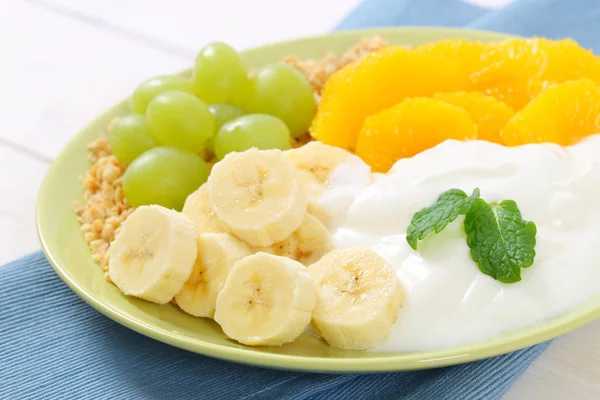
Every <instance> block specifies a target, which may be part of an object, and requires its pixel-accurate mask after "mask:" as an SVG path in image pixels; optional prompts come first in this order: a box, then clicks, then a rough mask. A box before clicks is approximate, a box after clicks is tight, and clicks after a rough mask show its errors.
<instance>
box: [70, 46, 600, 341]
mask: <svg viewBox="0 0 600 400" xmlns="http://www.w3.org/2000/svg"><path fill="white" fill-rule="evenodd" d="M566 60H568V61H566ZM567 62H568V63H569V65H566V64H565V63H567ZM599 83H600V59H598V58H597V57H596V56H595V55H594V54H593V53H591V52H590V51H588V50H585V49H583V48H581V47H580V46H579V45H578V44H577V43H575V42H573V41H571V40H568V39H565V40H557V41H553V40H548V39H543V38H533V39H508V40H505V41H502V42H497V43H480V42H469V41H463V40H444V41H439V42H435V43H428V44H425V45H421V46H416V47H410V48H409V47H404V46H389V45H387V43H385V41H383V40H382V39H381V38H379V37H374V38H366V39H364V40H362V41H361V42H360V43H358V44H357V45H356V46H354V47H353V48H351V49H349V50H348V52H347V53H346V54H344V55H343V56H341V57H337V56H335V55H333V54H326V55H325V56H324V58H323V60H321V61H315V60H299V59H297V58H295V57H293V56H290V57H288V58H286V59H284V60H283V61H282V62H279V63H271V64H267V65H264V66H261V67H260V68H258V69H256V70H254V71H248V70H247V69H246V66H245V65H244V64H243V62H242V59H241V57H240V55H239V54H238V53H237V51H236V50H234V49H233V48H231V47H230V46H228V45H227V44H224V43H212V44H209V45H207V46H206V47H204V48H203V49H202V50H201V51H200V52H199V54H198V56H197V58H196V60H195V63H194V67H193V77H192V78H191V79H187V78H184V77H181V76H159V77H155V78H152V79H149V80H147V81H145V82H142V83H141V84H140V85H139V86H138V87H137V88H136V89H135V91H134V92H133V94H132V96H131V99H130V109H131V113H130V114H129V115H124V116H121V117H119V118H117V119H116V120H114V121H113V122H112V123H111V124H110V126H109V127H107V133H106V135H105V136H103V137H101V138H99V139H98V140H96V141H94V142H93V143H91V144H90V146H89V154H90V161H91V162H92V167H91V169H90V170H89V171H88V173H87V175H86V176H85V178H84V179H83V188H84V198H85V204H84V205H76V206H75V210H76V212H77V214H78V218H79V221H80V223H81V230H82V232H83V234H84V236H85V239H86V240H87V241H88V243H89V244H90V248H91V251H92V257H93V258H94V260H96V261H98V263H99V264H100V265H101V266H102V268H103V269H104V270H105V272H106V277H107V279H108V280H109V281H111V282H112V283H113V284H115V285H116V286H117V287H118V288H119V289H120V290H121V291H122V292H123V293H124V294H125V295H129V296H134V297H137V298H141V299H144V300H147V301H150V302H154V303H157V304H167V303H174V304H175V305H176V306H177V307H178V308H179V309H181V311H182V312H186V313H188V314H191V315H193V316H195V317H199V318H211V319H214V320H215V321H216V322H217V323H218V324H219V325H220V326H221V328H222V329H223V332H224V333H225V335H227V336H228V337H230V338H231V339H234V340H236V341H238V342H239V343H242V344H245V345H248V346H280V345H284V344H286V343H290V342H293V341H294V340H295V339H296V338H297V337H298V336H299V335H301V334H303V332H305V331H306V328H307V327H308V326H309V325H311V326H312V328H313V332H315V333H316V334H317V335H318V336H320V337H321V338H322V339H323V341H324V342H325V343H327V344H329V345H331V346H335V347H339V348H343V349H352V350H366V349H376V350H408V351H411V350H422V349H426V348H435V347H443V346H448V345H454V344H460V343H464V342H467V341H471V340H481V339H485V338H487V337H490V336H493V335H496V334H498V333H501V332H503V331H506V330H511V329H518V328H520V327H524V326H529V325H531V324H534V323H536V322H540V321H542V320H544V319H546V318H551V317H553V316H555V315H558V314H559V313H561V312H565V311H566V310H568V309H569V308H570V307H574V306H576V305H577V304H580V303H582V302H584V301H585V300H586V299H588V298H590V297H591V296H593V295H595V294H597V292H598V291H597V290H596V288H595V287H593V285H592V284H591V282H594V281H595V280H594V279H587V280H586V281H585V282H579V281H576V280H573V279H570V278H569V276H570V275H569V274H566V273H565V271H564V268H563V266H564V264H565V262H566V260H569V259H576V258H583V259H584V260H587V259H588V258H589V259H593V258H594V257H595V256H597V254H594V251H595V250H594V249H597V248H600V247H599V246H600V242H599V243H595V242H594V239H590V237H591V236H593V237H597V236H598V235H591V234H592V233H593V227H594V226H596V225H595V224H596V222H598V224H600V221H596V219H597V217H598V218H600V209H597V207H596V206H595V205H594V204H593V202H590V201H588V200H587V199H585V198H584V197H585V196H586V193H587V192H586V188H589V187H600V185H599V183H600V166H597V163H596V162H595V161H594V157H593V155H594V154H597V151H598V150H599V149H600V141H599V140H598V139H597V138H598V136H597V135H596V134H597V133H598V132H600V88H599V87H598V84H599ZM590 190H591V189H590ZM594 190H595V189H594ZM588 191H589V190H588ZM598 195H600V193H598ZM584 214H586V215H587V219H585V218H583V217H582V216H583V215H584ZM590 235H591V236H590ZM574 242H584V243H586V247H585V249H584V250H581V251H579V250H578V253H577V254H575V253H574V252H573V251H572V250H569V248H565V243H566V244H568V243H574ZM578 248H579V247H578ZM576 264H577V265H573V266H571V272H570V274H571V273H576V274H579V276H587V277H590V278H592V277H596V275H598V276H597V277H598V278H599V279H600V272H596V271H592V270H590V269H589V268H588V267H586V266H582V265H580V264H586V263H584V262H578V263H576ZM587 264H589V263H587ZM587 264H586V265H587ZM557 292H561V294H560V295H558V294H554V295H552V294H553V293H557ZM551 295H552V296H551ZM517 307H518V308H519V309H520V310H521V312H520V313H508V312H506V310H511V309H515V308H517ZM457 326H458V327H457Z"/></svg>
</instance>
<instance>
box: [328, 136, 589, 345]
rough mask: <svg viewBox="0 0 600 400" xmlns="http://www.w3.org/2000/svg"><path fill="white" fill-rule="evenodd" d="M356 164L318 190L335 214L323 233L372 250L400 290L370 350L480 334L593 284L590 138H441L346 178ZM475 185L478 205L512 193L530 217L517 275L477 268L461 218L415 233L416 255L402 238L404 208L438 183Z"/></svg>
mask: <svg viewBox="0 0 600 400" xmlns="http://www.w3.org/2000/svg"><path fill="white" fill-rule="evenodd" d="M353 162H355V161H353ZM356 170H357V167H356V166H353V167H352V168H349V167H348V166H340V167H339V170H337V171H336V172H335V174H336V176H337V177H338V178H336V179H335V180H332V183H331V188H330V189H329V190H328V191H326V192H325V193H324V194H323V197H322V199H324V200H325V199H326V201H323V202H322V203H323V205H325V206H326V207H327V208H328V210H329V212H331V213H332V214H334V215H335V218H334V225H333V227H332V229H331V231H332V234H333V236H334V241H335V242H336V245H337V246H338V247H342V248H344V247H365V246H368V247H371V248H372V249H374V250H375V251H377V252H378V253H379V254H380V255H381V256H383V257H384V258H386V259H387V260H388V261H389V262H390V263H391V264H392V266H393V267H394V268H395V269H396V271H397V273H398V277H399V278H400V280H401V282H402V283H403V285H404V287H405V289H406V293H407V297H406V302H405V305H404V307H403V308H402V309H401V311H400V313H399V315H398V321H397V322H396V324H395V325H394V328H393V330H392V333H391V334H390V336H389V338H388V339H387V341H386V342H384V343H383V344H382V345H381V346H379V347H378V348H377V349H375V350H386V351H387V350H407V351H410V350H424V349H433V348H439V347H444V346H449V345H454V344H460V343H466V342H470V341H475V340H481V339H484V338H487V337H491V336H494V335H496V334H499V333H501V332H503V331H509V330H514V329H518V328H522V327H525V326H528V325H534V324H536V323H538V322H540V321H542V320H544V319H547V318H551V317H553V316H556V315H558V314H560V313H563V312H565V311H568V310H569V309H570V308H572V307H574V306H576V305H578V304H580V303H582V302H584V301H585V300H587V299H589V298H591V297H592V296H593V295H595V294H597V293H600V262H598V260H599V258H600V135H594V136H591V137H589V138H587V139H586V140H584V141H582V142H580V143H578V144H577V145H574V146H571V147H567V148H563V147H560V146H558V145H552V144H541V145H525V146H520V147H504V146H500V145H497V144H493V143H490V142H484V141H467V142H461V141H446V142H444V143H442V144H440V145H438V146H436V147H434V148H432V149H429V150H427V151H425V152H423V153H421V154H419V155H417V156H415V157H413V158H410V159H404V160H400V161H398V162H397V163H396V164H395V165H394V167H393V168H392V169H391V170H390V172H388V174H386V175H384V176H379V177H377V179H371V183H365V181H364V178H360V179H361V180H360V182H357V184H356V185H348V182H349V181H352V179H351V178H352V176H354V177H356V176H357V174H356ZM343 175H346V179H342V178H340V176H341V177H343ZM336 182H342V183H340V184H338V183H336ZM475 187H479V188H480V190H481V197H483V198H484V199H485V200H487V201H489V202H495V201H502V200H508V199H510V200H515V201H516V202H517V205H518V206H519V209H520V210H521V213H522V215H523V218H524V219H526V220H530V221H534V222H535V224H536V226H537V245H536V248H535V250H536V253H537V255H536V258H535V262H534V264H533V265H532V266H531V267H529V268H527V269H524V270H522V280H521V281H520V282H518V283H515V284H503V283H500V282H498V281H496V280H494V279H493V278H491V277H489V276H487V275H484V274H482V273H481V272H480V271H479V269H478V268H477V265H476V264H475V263H474V262H473V260H472V259H471V257H470V255H469V248H468V247H467V244H466V240H465V233H464V231H463V220H464V217H459V218H458V219H457V220H456V221H455V222H454V223H452V224H450V225H449V226H448V227H447V228H446V229H445V230H444V231H443V232H441V233H439V234H437V235H431V236H430V237H428V238H426V239H425V240H424V241H423V242H421V243H420V244H419V247H418V252H417V251H414V250H413V249H411V248H410V247H409V246H408V244H407V243H406V239H405V235H406V229H407V227H408V225H409V223H410V220H411V218H412V216H413V214H414V213H415V212H417V211H419V210H420V209H421V208H423V207H425V206H428V205H431V204H432V203H434V202H435V201H436V199H437V198H438V197H439V195H440V194H441V193H442V192H444V191H446V190H448V189H451V188H458V189H462V190H463V191H465V192H466V193H467V194H470V193H471V191H472V190H473V189H474V188H475ZM349 188H351V189H352V190H350V191H349ZM340 193H341V194H340ZM332 199H333V200H332ZM336 199H339V201H336Z"/></svg>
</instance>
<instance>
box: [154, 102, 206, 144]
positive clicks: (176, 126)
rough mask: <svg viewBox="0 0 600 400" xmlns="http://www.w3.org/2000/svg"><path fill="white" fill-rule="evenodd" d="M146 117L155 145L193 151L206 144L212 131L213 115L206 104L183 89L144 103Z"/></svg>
mask: <svg viewBox="0 0 600 400" xmlns="http://www.w3.org/2000/svg"><path fill="white" fill-rule="evenodd" d="M146 117H147V118H148V123H149V124H150V131H151V133H152V137H153V138H154V140H155V141H156V142H157V143H158V144H160V145H163V146H173V147H179V148H181V149H184V150H188V151H192V152H194V153H198V152H200V151H201V150H202V149H204V148H205V147H206V142H207V140H208V139H210V138H211V137H212V135H213V132H214V120H213V116H212V115H211V113H210V111H209V110H208V107H207V106H206V104H205V103H204V102H203V101H202V100H200V99H199V98H197V97H195V96H194V95H191V94H189V93H185V92H178V91H170V92H165V93H161V94H159V95H158V96H156V97H155V98H154V100H152V101H151V102H150V104H149V105H148V110H147V111H146Z"/></svg>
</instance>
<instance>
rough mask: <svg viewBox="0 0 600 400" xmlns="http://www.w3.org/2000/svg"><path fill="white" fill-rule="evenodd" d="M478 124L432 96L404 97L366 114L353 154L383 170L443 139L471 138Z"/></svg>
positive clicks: (461, 111)
mask: <svg viewBox="0 0 600 400" xmlns="http://www.w3.org/2000/svg"><path fill="white" fill-rule="evenodd" d="M476 136H477V125H475V122H473V120H472V119H471V117H469V114H468V113H467V112H466V111H465V110H464V109H463V108H460V107H457V106H455V105H453V104H449V103H446V102H444V101H441V100H437V99H432V98H414V99H407V100H404V101H402V102H401V103H399V104H397V105H395V106H393V107H390V108H388V109H386V110H383V111H381V112H380V113H378V114H375V115H373V116H371V117H369V118H367V119H366V120H365V122H364V124H363V126H362V129H361V130H360V133H359V135H358V141H357V143H356V155H357V156H359V157H361V158H362V159H363V160H364V161H365V162H366V163H367V164H369V165H370V166H371V167H372V168H373V170H374V171H378V172H386V171H387V170H389V169H390V168H391V166H392V165H393V164H394V163H395V162H396V161H397V160H398V159H400V158H404V157H411V156H414V155H415V154H417V153H419V152H421V151H423V150H426V149H429V148H431V147H433V146H435V145H437V144H439V143H441V142H443V141H445V140H446V139H458V140H465V139H473V138H475V137H476Z"/></svg>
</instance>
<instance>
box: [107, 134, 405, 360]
mask: <svg viewBox="0 0 600 400" xmlns="http://www.w3.org/2000/svg"><path fill="white" fill-rule="evenodd" d="M308 146H309V145H307V146H304V147H308ZM320 146H325V145H312V146H311V147H312V148H314V149H317V151H315V153H314V154H315V155H316V156H315V157H316V158H315V159H314V160H313V163H312V164H310V163H309V161H308V160H309V159H310V157H309V156H308V155H307V154H303V153H300V152H299V153H293V152H292V151H288V152H285V153H282V152H281V151H279V150H262V151H259V150H255V149H253V150H248V151H245V152H243V153H230V154H228V155H227V156H226V157H225V158H224V159H223V160H222V161H220V162H219V163H217V164H216V165H215V166H214V167H213V170H212V172H211V175H210V177H209V179H208V182H207V183H206V184H204V185H203V186H201V187H200V188H199V189H198V190H197V191H196V192H194V193H192V194H191V195H190V196H189V197H188V199H187V201H186V202H185V206H184V208H183V212H182V213H178V212H176V211H173V210H168V209H165V208H163V207H160V206H142V207H139V208H137V209H136V210H135V211H134V212H133V213H132V214H131V216H130V217H129V218H128V219H127V220H126V222H125V223H124V224H123V226H122V228H121V230H120V232H119V234H118V235H117V237H116V239H115V240H114V242H113V243H112V245H111V248H110V263H109V274H110V278H111V279H112V281H113V282H114V283H115V284H116V285H117V287H118V288H119V289H121V290H122V291H123V292H124V293H125V294H127V295H130V296H135V297H139V298H142V299H145V300H148V301H152V302H155V303H158V304H165V303H168V302H169V301H174V302H175V303H176V304H177V305H178V306H179V307H180V308H181V309H182V310H183V311H185V312H187V313H189V314H191V315H194V316H197V317H207V318H214V320H215V321H216V322H217V323H219V325H221V327H222V329H223V331H224V333H225V334H226V335H227V336H228V337H230V338H231V339H234V340H236V341H238V342H240V343H242V344H246V345H250V346H280V345H282V344H285V343H289V342H292V341H294V340H295V339H296V338H297V337H298V336H299V335H300V334H302V332H304V331H305V329H306V328H307V326H308V325H309V324H310V323H311V321H312V324H313V326H314V328H315V330H316V331H317V332H319V334H320V335H321V336H322V337H323V339H324V340H325V341H326V342H327V343H329V344H330V345H332V346H336V347H340V348H344V349H366V348H370V347H373V346H376V345H378V344H379V343H381V342H382V341H383V340H385V338H386V337H387V336H388V334H389V332H390V330H391V327H392V325H393V324H394V322H395V320H396V317H397V314H398V311H399V309H400V307H401V306H402V303H403V299H404V293H403V290H402V287H401V285H400V282H399V281H398V278H397V276H396V274H395V272H394V271H393V269H392V267H391V266H390V265H389V264H388V263H387V262H386V261H385V260H384V259H382V258H381V257H379V256H378V255H377V254H376V253H374V252H373V251H371V250H367V249H358V250H333V245H332V242H331V238H330V235H329V232H328V230H327V228H326V227H325V225H324V224H323V223H322V222H321V221H320V220H319V218H317V217H315V216H313V215H312V214H311V213H309V212H307V207H309V205H310V200H307V197H308V198H309V199H310V198H311V196H312V197H314V196H315V193H317V191H318V190H320V189H318V188H317V186H318V185H326V181H327V173H328V172H327V171H331V169H333V168H334V167H335V165H337V164H339V163H340V162H342V161H341V160H342V159H343V156H342V154H341V153H346V152H345V151H344V150H340V149H337V150H340V152H341V153H337V152H336V157H333V158H325V156H324V154H325V151H326V152H327V153H328V154H333V152H331V153H329V150H322V151H321V150H318V149H322V147H320ZM325 147H329V146H325ZM294 151H295V150H294ZM284 154H285V155H284ZM346 157H347V156H346ZM293 160H296V161H293ZM336 163H337V164H336ZM309 165H312V166H311V167H309ZM319 166H322V167H319ZM303 171H304V172H306V173H304V172H303ZM323 187H324V186H323ZM307 267H308V268H307Z"/></svg>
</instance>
